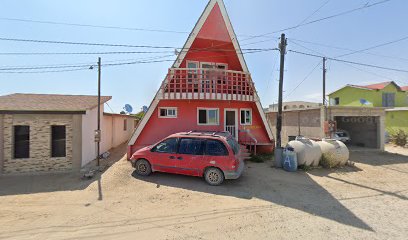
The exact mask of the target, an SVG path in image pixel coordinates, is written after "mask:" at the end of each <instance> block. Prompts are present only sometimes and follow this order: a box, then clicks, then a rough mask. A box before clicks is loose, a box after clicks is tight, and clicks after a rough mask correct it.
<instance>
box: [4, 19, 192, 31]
mask: <svg viewBox="0 0 408 240" xmlns="http://www.w3.org/2000/svg"><path fill="white" fill-rule="evenodd" d="M0 20H5V21H14V22H28V23H41V24H50V25H65V26H74V27H91V28H102V29H117V30H128V31H145V32H159V33H178V34H188V33H189V32H184V31H174V30H163V29H152V28H133V27H119V26H106V25H93V24H82V23H68V22H56V21H41V20H32V19H21V18H6V17H0Z"/></svg>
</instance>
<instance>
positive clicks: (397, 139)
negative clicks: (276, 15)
mask: <svg viewBox="0 0 408 240" xmlns="http://www.w3.org/2000/svg"><path fill="white" fill-rule="evenodd" d="M390 139H391V142H392V143H394V144H395V145H397V146H401V147H404V146H405V145H407V139H408V134H407V133H406V132H404V131H403V130H401V129H399V130H398V131H396V132H393V133H391V138H390Z"/></svg>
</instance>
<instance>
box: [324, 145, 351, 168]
mask: <svg viewBox="0 0 408 240" xmlns="http://www.w3.org/2000/svg"><path fill="white" fill-rule="evenodd" d="M317 143H318V144H319V146H320V148H321V150H322V155H323V157H322V160H321V161H320V163H321V165H322V166H323V167H329V168H332V167H336V166H344V165H346V163H347V161H348V160H349V157H350V152H349V150H348V148H347V146H346V145H345V144H344V143H343V142H341V141H337V140H331V139H324V140H322V141H321V142H317Z"/></svg>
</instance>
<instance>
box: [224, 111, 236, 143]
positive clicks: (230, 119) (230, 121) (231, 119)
mask: <svg viewBox="0 0 408 240" xmlns="http://www.w3.org/2000/svg"><path fill="white" fill-rule="evenodd" d="M224 117H225V118H224V126H225V127H224V130H225V131H226V132H230V133H231V135H232V136H233V137H234V138H235V139H236V140H238V110H237V109H225V110H224Z"/></svg>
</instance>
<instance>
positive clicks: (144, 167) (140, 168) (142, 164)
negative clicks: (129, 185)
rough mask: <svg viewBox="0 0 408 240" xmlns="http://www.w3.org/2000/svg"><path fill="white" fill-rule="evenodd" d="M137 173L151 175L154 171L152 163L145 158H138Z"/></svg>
mask: <svg viewBox="0 0 408 240" xmlns="http://www.w3.org/2000/svg"><path fill="white" fill-rule="evenodd" d="M135 169H136V173H137V174H139V175H141V176H149V175H150V174H151V173H152V167H151V166H150V163H149V162H148V161H147V160H145V159H140V160H137V162H136V163H135Z"/></svg>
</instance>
